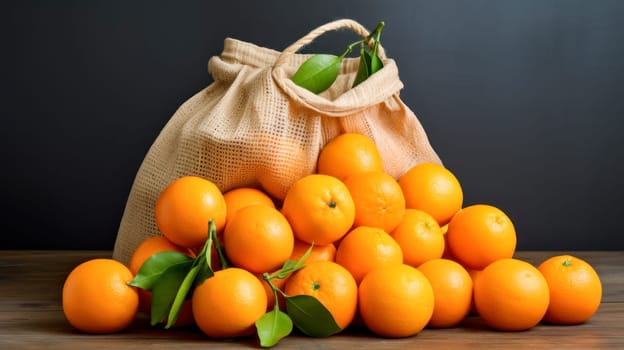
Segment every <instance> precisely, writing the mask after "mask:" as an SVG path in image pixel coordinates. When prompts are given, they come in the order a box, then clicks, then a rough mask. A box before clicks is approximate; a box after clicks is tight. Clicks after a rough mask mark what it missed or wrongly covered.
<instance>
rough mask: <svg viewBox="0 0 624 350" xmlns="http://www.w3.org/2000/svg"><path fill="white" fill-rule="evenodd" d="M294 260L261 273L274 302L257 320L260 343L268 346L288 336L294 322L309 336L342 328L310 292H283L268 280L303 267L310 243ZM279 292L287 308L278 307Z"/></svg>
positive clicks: (324, 334)
mask: <svg viewBox="0 0 624 350" xmlns="http://www.w3.org/2000/svg"><path fill="white" fill-rule="evenodd" d="M313 246H314V245H312V246H310V248H309V249H308V250H307V251H306V253H305V254H304V255H303V256H302V257H301V258H299V259H298V260H297V261H293V260H287V261H286V262H285V263H284V265H283V266H282V268H281V269H280V270H279V271H277V272H275V273H272V274H269V273H266V272H265V273H263V274H262V278H263V279H264V280H265V281H267V283H268V284H269V286H270V287H271V289H272V290H273V297H274V298H275V306H274V308H273V310H271V311H269V312H267V313H266V314H264V316H262V317H261V318H260V319H259V320H258V321H256V330H257V333H258V338H259V339H260V346H262V347H271V346H274V345H276V344H277V343H278V342H279V341H280V340H281V339H283V338H285V337H287V336H288V335H289V334H290V333H291V332H292V330H293V324H294V325H295V326H296V327H297V328H298V329H299V330H300V331H301V332H303V333H304V334H306V335H308V336H311V337H328V336H330V335H333V334H336V333H338V332H339V331H340V330H341V329H340V327H339V326H338V324H336V321H335V320H334V317H333V316H332V314H331V313H330V312H329V310H327V308H325V306H324V305H323V304H321V302H320V301H318V300H317V299H316V298H314V297H313V296H310V295H294V296H289V295H286V294H285V293H284V292H283V291H282V290H280V289H279V288H277V287H276V286H275V285H274V284H273V282H271V280H273V279H276V278H277V279H284V278H286V277H288V275H290V274H291V273H293V272H295V271H297V270H299V269H301V268H303V267H305V264H304V263H303V262H304V261H305V260H306V259H307V257H308V256H309V255H310V252H311V251H312V247H313ZM279 295H282V296H283V297H284V299H285V300H286V311H287V312H283V311H281V310H280V308H279Z"/></svg>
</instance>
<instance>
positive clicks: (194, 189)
mask: <svg viewBox="0 0 624 350" xmlns="http://www.w3.org/2000/svg"><path fill="white" fill-rule="evenodd" d="M225 206H226V205H225V200H224V199H223V195H222V194H221V191H219V188H218V187H217V186H216V185H215V184H214V183H213V182H211V181H209V180H206V179H204V178H201V177H197V176H184V177H181V178H178V179H177V180H174V181H173V182H171V183H170V184H169V185H168V186H167V187H166V188H165V189H164V190H163V191H162V192H161V194H160V196H159V197H158V200H157V201H156V209H155V216H156V224H157V225H158V229H159V230H160V231H161V232H162V233H163V235H165V237H167V239H169V240H170V241H171V242H173V243H175V244H177V245H179V246H181V247H185V248H194V247H197V246H200V245H202V244H203V243H204V242H205V241H206V239H207V238H208V222H209V221H210V219H213V220H214V223H215V226H216V227H217V231H220V230H221V229H222V228H223V227H224V226H225V215H226V207H225Z"/></svg>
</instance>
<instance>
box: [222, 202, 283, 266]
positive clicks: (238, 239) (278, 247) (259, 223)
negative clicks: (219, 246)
mask: <svg viewBox="0 0 624 350" xmlns="http://www.w3.org/2000/svg"><path fill="white" fill-rule="evenodd" d="M294 241H295V238H294V236H293V231H292V229H291V227H290V224H289V223H288V221H287V220H286V218H285V217H284V215H282V214H281V213H280V212H279V211H278V210H277V209H275V208H271V207H269V206H267V205H263V204H258V205H251V206H248V207H245V208H242V209H240V210H239V211H238V212H237V213H236V215H234V217H233V218H232V221H230V222H228V225H227V226H226V227H225V231H224V232H223V245H224V247H225V254H226V255H227V256H228V258H229V259H230V261H231V262H232V263H233V264H234V265H236V266H238V267H241V268H244V269H246V270H249V271H251V272H253V273H262V272H270V271H274V270H276V269H277V268H279V267H281V265H282V264H283V263H284V262H285V261H286V260H287V259H288V258H289V257H290V255H291V254H292V251H293V246H294V244H295V242H294Z"/></svg>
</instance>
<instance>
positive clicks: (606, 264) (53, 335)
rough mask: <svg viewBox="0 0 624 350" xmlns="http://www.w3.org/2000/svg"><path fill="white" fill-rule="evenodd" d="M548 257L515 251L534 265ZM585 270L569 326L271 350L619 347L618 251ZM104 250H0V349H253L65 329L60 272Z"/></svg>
mask: <svg viewBox="0 0 624 350" xmlns="http://www.w3.org/2000/svg"><path fill="white" fill-rule="evenodd" d="M556 254H560V252H553V251H532V252H518V253H517V254H516V256H517V257H518V258H521V259H524V260H527V261H529V262H531V263H533V264H536V265H537V264H539V263H540V262H541V261H543V260H545V259H546V258H547V257H550V256H553V255H556ZM571 254H572V255H575V256H577V257H579V258H582V259H584V260H586V261H588V262H589V263H590V264H592V265H593V266H594V267H595V268H596V270H597V271H598V274H599V275H600V277H601V280H602V283H603V299H602V304H601V306H600V309H599V310H598V312H597V313H596V315H594V317H593V318H592V319H590V320H589V321H588V322H586V323H584V324H581V325H576V326H555V325H547V324H540V325H538V326H537V327H534V328H533V329H531V330H528V331H523V332H497V331H493V330H490V329H488V328H487V327H486V326H485V325H484V324H483V322H482V321H481V320H480V319H479V318H478V317H476V316H473V317H468V318H467V319H466V320H465V321H464V322H463V323H462V324H460V326H458V327H455V328H451V329H425V330H423V331H422V332H421V333H419V334H418V335H416V336H413V337H409V338H404V339H384V338H379V337H376V336H373V335H372V334H371V333H369V332H367V331H366V330H363V329H348V330H346V331H345V332H343V333H341V334H338V335H335V336H332V337H329V338H323V339H313V338H308V337H305V336H302V335H297V334H293V335H291V336H289V337H287V338H286V339H284V340H282V341H281V342H280V343H279V344H278V346H276V347H275V348H276V349H290V348H293V349H323V350H331V349H352V348H361V349H411V348H418V349H473V348H474V349H483V348H504V349H513V348H523V349H524V348H532V349H552V348H566V349H597V348H604V349H607V348H609V349H613V348H624V271H623V270H622V267H623V266H624V252H622V251H583V252H579V251H577V252H571ZM110 256H111V252H110V251H0V349H37V348H46V349H137V348H139V349H140V348H146V347H149V348H150V349H167V348H180V349H195V348H197V349H199V348H201V349H208V348H209V349H232V348H256V349H258V348H260V346H259V345H258V342H257V340H255V339H244V340H228V341H215V340H211V339H209V338H207V337H206V336H204V335H203V334H202V333H201V332H199V331H198V330H196V329H186V330H173V331H171V330H167V331H164V330H161V329H156V328H151V327H149V325H148V319H147V315H143V314H139V316H138V317H137V319H136V321H135V322H134V323H133V324H132V326H131V327H130V328H129V329H127V330H126V331H124V332H121V333H117V334H111V335H90V334H84V333H81V332H79V331H77V330H75V329H74V328H72V327H71V326H70V325H69V324H68V323H67V321H66V320H65V317H64V315H63V312H62V309H61V291H62V288H63V281H64V280H65V277H67V274H68V273H69V272H70V271H71V270H72V269H73V268H74V267H75V266H77V265H78V264H79V263H81V262H83V261H86V260H89V259H92V258H96V257H110Z"/></svg>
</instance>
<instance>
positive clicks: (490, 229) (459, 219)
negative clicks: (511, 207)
mask: <svg viewBox="0 0 624 350" xmlns="http://www.w3.org/2000/svg"><path fill="white" fill-rule="evenodd" d="M446 236H447V241H448V244H449V247H450V248H451V252H452V254H453V256H454V257H455V259H456V260H457V261H458V262H459V263H460V264H462V265H464V266H465V267H467V268H471V269H476V270H482V269H483V268H485V267H486V266H487V265H489V264H490V263H492V262H494V261H496V260H499V259H504V258H511V257H512V256H513V254H514V251H515V249H516V230H515V228H514V225H513V223H512V222H511V220H510V219H509V217H508V216H507V215H506V214H505V213H504V212H503V211H502V210H500V209H498V208H496V207H493V206H491V205H486V204H475V205H471V206H468V207H466V208H464V209H462V210H460V211H459V212H457V214H455V216H453V219H452V220H451V222H450V223H449V227H448V232H447V233H446Z"/></svg>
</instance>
